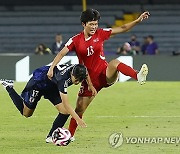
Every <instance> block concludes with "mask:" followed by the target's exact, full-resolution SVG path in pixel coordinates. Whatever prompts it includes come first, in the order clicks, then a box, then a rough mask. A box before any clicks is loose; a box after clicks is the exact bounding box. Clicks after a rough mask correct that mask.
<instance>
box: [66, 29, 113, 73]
mask: <svg viewBox="0 0 180 154" xmlns="http://www.w3.org/2000/svg"><path fill="white" fill-rule="evenodd" d="M110 35H111V29H110V28H106V29H97V30H96V32H95V34H94V35H92V36H91V37H89V38H88V39H85V36H84V32H83V31H82V32H81V33H79V34H77V35H75V36H74V37H72V38H70V39H69V41H68V42H67V43H66V44H65V46H66V47H67V48H68V49H69V50H70V51H75V52H76V54H77V56H78V59H79V63H81V64H84V65H85V66H86V67H87V69H88V72H89V74H90V76H93V75H98V74H99V73H101V71H102V70H104V69H105V68H106V67H107V62H106V60H105V56H104V49H103V44H104V41H105V40H107V39H109V37H110Z"/></svg>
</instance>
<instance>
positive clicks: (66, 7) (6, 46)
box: [0, 0, 180, 54]
mask: <svg viewBox="0 0 180 154" xmlns="http://www.w3.org/2000/svg"><path fill="white" fill-rule="evenodd" d="M178 4H180V2H179V0H170V1H169V0H136V1H133V0H126V1H110V0H103V1H96V0H87V7H88V8H95V9H97V10H99V11H100V13H101V17H102V18H101V21H100V27H111V26H116V25H121V24H124V23H127V22H130V21H132V20H134V19H135V18H137V15H138V13H140V12H142V11H144V10H148V11H149V12H150V13H151V17H150V18H149V20H147V21H144V22H143V23H141V24H140V25H138V26H136V27H135V28H133V30H131V31H130V32H127V33H124V34H121V35H117V36H115V37H113V38H111V39H110V40H109V41H107V42H106V43H105V51H110V52H116V50H117V47H119V46H120V45H121V44H123V43H124V42H127V41H128V40H129V38H130V35H131V34H136V35H137V36H138V40H139V41H141V42H142V39H143V37H144V36H147V35H153V36H154V37H155V41H156V42H157V43H158V45H159V50H160V52H161V54H169V53H170V52H172V51H174V50H175V51H176V50H178V49H180V43H179V40H180V28H179V25H180V5H178ZM81 11H82V1H81V0H79V1H78V0H60V1H59V0H53V1H51V0H46V1H44V0H39V1H36V0H31V1H29V0H15V1H12V0H2V1H0V53H8V52H10V53H24V54H32V53H34V50H35V47H36V46H37V44H39V43H40V42H43V43H45V44H46V45H47V46H49V47H50V46H51V44H52V42H53V41H54V36H55V34H56V33H58V32H59V33H62V35H63V39H64V42H66V41H67V39H68V38H70V37H71V36H73V35H74V34H76V33H78V32H79V31H81V30H82V27H81V25H80V20H79V16H80V13H81Z"/></svg>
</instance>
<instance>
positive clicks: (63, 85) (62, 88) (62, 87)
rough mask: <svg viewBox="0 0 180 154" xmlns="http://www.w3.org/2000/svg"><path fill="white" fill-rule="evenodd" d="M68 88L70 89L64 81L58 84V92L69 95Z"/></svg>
mask: <svg viewBox="0 0 180 154" xmlns="http://www.w3.org/2000/svg"><path fill="white" fill-rule="evenodd" d="M67 87H68V84H67V81H65V80H63V81H59V82H58V90H59V91H60V92H62V93H63V94H67Z"/></svg>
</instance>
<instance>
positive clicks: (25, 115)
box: [23, 113, 32, 118]
mask: <svg viewBox="0 0 180 154" xmlns="http://www.w3.org/2000/svg"><path fill="white" fill-rule="evenodd" d="M23 116H24V117H26V118H29V117H31V116H32V114H29V113H23Z"/></svg>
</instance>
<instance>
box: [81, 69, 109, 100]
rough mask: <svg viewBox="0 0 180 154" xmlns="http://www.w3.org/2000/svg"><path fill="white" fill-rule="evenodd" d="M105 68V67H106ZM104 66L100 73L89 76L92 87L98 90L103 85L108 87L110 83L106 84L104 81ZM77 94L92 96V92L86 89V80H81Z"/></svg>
mask: <svg viewBox="0 0 180 154" xmlns="http://www.w3.org/2000/svg"><path fill="white" fill-rule="evenodd" d="M106 68H107V67H106ZM106 68H104V69H103V70H102V71H101V72H100V73H94V74H93V75H90V76H91V81H92V84H93V86H94V88H95V89H96V90H97V92H99V91H100V90H101V89H102V88H104V87H109V86H111V85H109V84H107V81H106ZM78 95H79V96H81V97H83V96H85V97H86V96H92V92H91V91H89V90H88V84H87V82H86V81H83V82H82V84H81V88H80V91H79V94H78Z"/></svg>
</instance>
